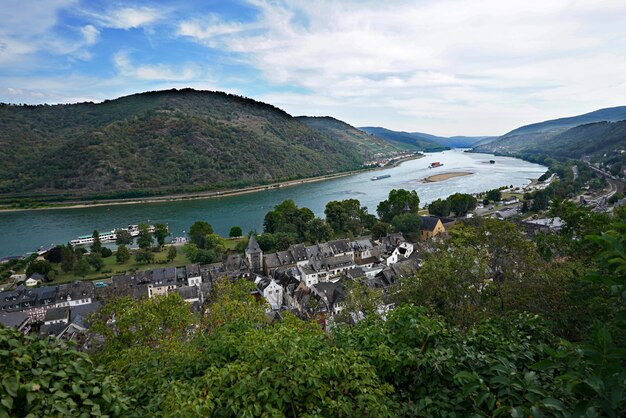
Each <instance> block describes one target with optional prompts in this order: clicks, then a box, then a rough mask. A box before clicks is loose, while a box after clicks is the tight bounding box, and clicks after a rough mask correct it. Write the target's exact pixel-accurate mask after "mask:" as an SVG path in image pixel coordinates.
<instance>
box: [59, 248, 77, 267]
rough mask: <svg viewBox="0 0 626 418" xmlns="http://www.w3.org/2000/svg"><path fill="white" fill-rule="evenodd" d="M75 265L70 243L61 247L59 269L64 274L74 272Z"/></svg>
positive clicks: (74, 255)
mask: <svg viewBox="0 0 626 418" xmlns="http://www.w3.org/2000/svg"><path fill="white" fill-rule="evenodd" d="M75 263H76V253H75V252H74V248H73V247H72V245H71V244H70V243H68V244H67V245H65V246H62V247H61V269H63V271H64V272H66V273H69V272H70V271H72V270H74V264H75Z"/></svg>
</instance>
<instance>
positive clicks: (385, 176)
mask: <svg viewBox="0 0 626 418" xmlns="http://www.w3.org/2000/svg"><path fill="white" fill-rule="evenodd" d="M387 177H391V175H389V174H383V175H382V176H374V177H372V178H371V180H372V181H375V180H382V179H386V178H387Z"/></svg>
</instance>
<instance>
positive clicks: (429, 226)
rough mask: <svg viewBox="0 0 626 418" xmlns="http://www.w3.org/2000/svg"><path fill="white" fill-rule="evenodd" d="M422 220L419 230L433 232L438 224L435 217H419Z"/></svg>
mask: <svg viewBox="0 0 626 418" xmlns="http://www.w3.org/2000/svg"><path fill="white" fill-rule="evenodd" d="M420 218H421V219H422V225H421V226H420V229H421V230H424V231H430V232H433V231H434V230H435V227H436V226H437V223H438V222H439V218H437V217H435V216H420Z"/></svg>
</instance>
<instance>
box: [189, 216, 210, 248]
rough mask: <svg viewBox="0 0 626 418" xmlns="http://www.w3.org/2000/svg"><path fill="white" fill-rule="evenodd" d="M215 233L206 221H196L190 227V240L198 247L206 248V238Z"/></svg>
mask: <svg viewBox="0 0 626 418" xmlns="http://www.w3.org/2000/svg"><path fill="white" fill-rule="evenodd" d="M212 233H213V227H212V226H211V224H210V223H208V222H205V221H196V222H194V224H193V225H191V228H189V241H190V242H191V243H192V244H195V245H196V246H197V247H198V248H205V244H204V240H205V237H206V236H207V235H210V234H212Z"/></svg>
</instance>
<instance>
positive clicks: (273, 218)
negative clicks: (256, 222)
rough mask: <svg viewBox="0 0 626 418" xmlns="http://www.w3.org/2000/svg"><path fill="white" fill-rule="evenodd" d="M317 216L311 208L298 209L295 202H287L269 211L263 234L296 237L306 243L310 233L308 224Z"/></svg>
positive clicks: (264, 221)
mask: <svg viewBox="0 0 626 418" xmlns="http://www.w3.org/2000/svg"><path fill="white" fill-rule="evenodd" d="M314 217H315V215H314V214H313V212H312V211H311V209H309V208H298V206H297V205H296V204H295V203H294V201H293V200H285V201H284V202H282V203H280V204H279V205H276V206H275V207H274V209H273V210H271V211H269V212H268V213H267V214H266V215H265V218H264V219H263V232H265V233H270V234H277V233H283V234H290V235H295V236H296V237H297V239H298V240H299V241H304V240H305V239H306V235H307V233H308V232H309V231H308V227H307V224H308V222H309V221H311V220H312V219H313V218H314Z"/></svg>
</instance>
